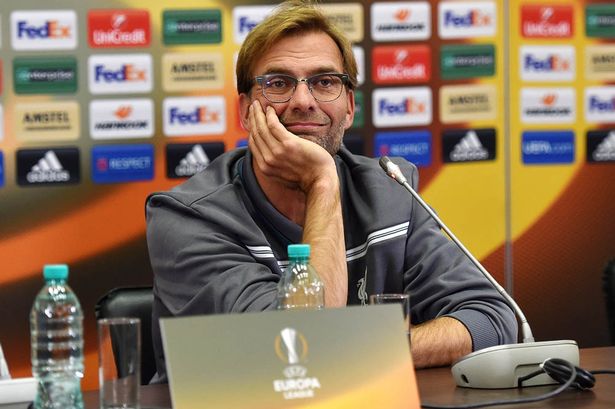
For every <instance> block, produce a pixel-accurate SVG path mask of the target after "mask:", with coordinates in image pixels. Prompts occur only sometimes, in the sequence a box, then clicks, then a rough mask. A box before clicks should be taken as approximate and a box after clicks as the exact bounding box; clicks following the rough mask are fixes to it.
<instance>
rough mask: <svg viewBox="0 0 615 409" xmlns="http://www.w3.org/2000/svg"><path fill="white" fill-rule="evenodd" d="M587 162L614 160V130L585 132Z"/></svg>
mask: <svg viewBox="0 0 615 409" xmlns="http://www.w3.org/2000/svg"><path fill="white" fill-rule="evenodd" d="M586 153H587V162H590V163H600V162H615V130H614V129H611V130H600V131H588V132H587V149H586Z"/></svg>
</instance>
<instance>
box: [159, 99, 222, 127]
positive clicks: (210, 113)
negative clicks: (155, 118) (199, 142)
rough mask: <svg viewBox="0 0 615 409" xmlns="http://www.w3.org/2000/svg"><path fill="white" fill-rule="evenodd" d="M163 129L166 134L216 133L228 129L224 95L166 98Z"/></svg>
mask: <svg viewBox="0 0 615 409" xmlns="http://www.w3.org/2000/svg"><path fill="white" fill-rule="evenodd" d="M163 112H164V114H163V115H164V118H163V119H164V120H163V130H164V134H165V135H166V136H190V135H214V134H222V133H224V132H225V131H226V103H225V100H224V98H223V97H220V96H211V97H180V98H165V100H164V101H163Z"/></svg>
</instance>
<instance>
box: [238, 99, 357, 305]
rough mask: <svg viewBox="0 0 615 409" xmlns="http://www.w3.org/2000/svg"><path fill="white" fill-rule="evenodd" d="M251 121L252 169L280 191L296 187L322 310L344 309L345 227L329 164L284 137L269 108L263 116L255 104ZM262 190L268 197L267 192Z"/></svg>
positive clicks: (314, 149)
mask: <svg viewBox="0 0 615 409" xmlns="http://www.w3.org/2000/svg"><path fill="white" fill-rule="evenodd" d="M249 116H250V136H249V143H250V149H251V150H252V154H253V156H254V166H255V167H258V170H259V171H260V172H262V174H264V175H265V177H267V178H272V179H273V180H276V181H278V182H279V183H280V184H281V185H283V186H287V187H291V188H292V187H293V186H294V187H296V188H298V189H299V190H300V191H301V192H302V193H303V194H304V199H305V211H304V215H303V238H302V239H303V242H305V243H309V244H310V246H311V250H312V256H311V263H312V265H313V266H314V268H315V269H316V271H317V272H318V274H319V276H320V277H321V279H322V280H323V282H324V284H325V306H327V307H340V306H344V305H346V300H347V296H348V272H347V266H346V251H345V245H344V226H343V219H342V209H341V200H340V191H339V179H338V176H337V170H336V168H335V162H334V160H333V158H332V157H331V155H330V154H329V153H328V152H327V151H326V150H325V149H323V148H322V147H320V146H319V145H317V144H316V143H314V142H311V141H308V140H305V139H303V138H299V137H297V136H296V135H294V134H292V133H290V132H288V131H287V130H286V128H284V126H283V125H282V124H281V123H280V121H279V119H278V117H277V115H276V113H275V110H274V109H273V108H271V107H267V108H266V113H265V112H263V110H262V108H261V105H260V104H259V103H258V101H255V102H253V103H252V105H251V106H250V114H249ZM255 171H256V169H255ZM261 187H262V188H263V190H265V192H266V190H267V189H266V187H265V186H261ZM266 194H267V192H266ZM274 205H275V203H274Z"/></svg>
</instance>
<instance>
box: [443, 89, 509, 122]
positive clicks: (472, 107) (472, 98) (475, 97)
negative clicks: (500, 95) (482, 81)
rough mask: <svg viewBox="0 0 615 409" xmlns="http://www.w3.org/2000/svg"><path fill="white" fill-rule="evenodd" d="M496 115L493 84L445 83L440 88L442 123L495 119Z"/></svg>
mask: <svg viewBox="0 0 615 409" xmlns="http://www.w3.org/2000/svg"><path fill="white" fill-rule="evenodd" d="M496 117H497V102H496V89H495V86H494V85H479V84H476V85H447V86H444V87H442V88H440V120H441V121H442V123H453V122H468V121H480V120H495V119H496Z"/></svg>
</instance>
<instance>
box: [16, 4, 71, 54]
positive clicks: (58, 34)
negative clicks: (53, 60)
mask: <svg viewBox="0 0 615 409" xmlns="http://www.w3.org/2000/svg"><path fill="white" fill-rule="evenodd" d="M11 39H12V43H13V48H14V49H15V50H45V49H74V48H76V47H77V16H76V14H75V12H74V11H71V10H57V11H56V10H54V11H52V10H49V11H14V12H13V13H11Z"/></svg>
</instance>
